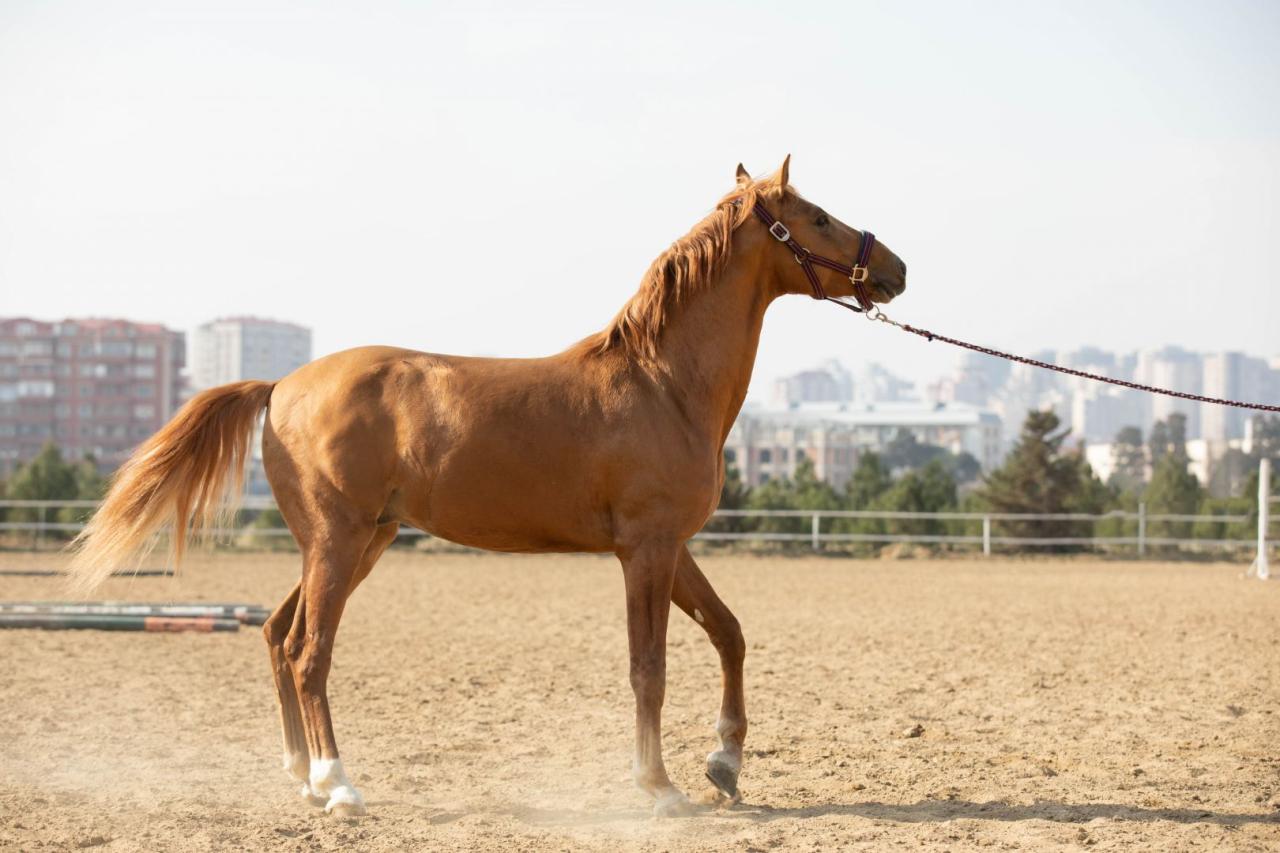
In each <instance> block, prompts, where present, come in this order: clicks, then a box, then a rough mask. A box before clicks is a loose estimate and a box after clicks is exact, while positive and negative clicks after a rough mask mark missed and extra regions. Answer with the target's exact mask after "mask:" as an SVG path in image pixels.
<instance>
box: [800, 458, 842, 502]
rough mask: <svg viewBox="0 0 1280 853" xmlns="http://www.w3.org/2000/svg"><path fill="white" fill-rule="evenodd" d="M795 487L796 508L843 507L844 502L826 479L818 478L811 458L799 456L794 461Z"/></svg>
mask: <svg viewBox="0 0 1280 853" xmlns="http://www.w3.org/2000/svg"><path fill="white" fill-rule="evenodd" d="M792 487H793V488H794V489H795V506H796V509H843V508H844V502H843V501H842V500H841V499H840V495H839V494H838V493H837V492H836V490H835V489H834V488H832V486H831V484H830V483H828V482H827V481H826V480H820V479H818V473H817V470H816V469H815V468H814V467H813V460H811V459H810V458H809V457H807V456H804V457H801V459H800V461H799V462H797V463H796V476H795V480H794V481H792Z"/></svg>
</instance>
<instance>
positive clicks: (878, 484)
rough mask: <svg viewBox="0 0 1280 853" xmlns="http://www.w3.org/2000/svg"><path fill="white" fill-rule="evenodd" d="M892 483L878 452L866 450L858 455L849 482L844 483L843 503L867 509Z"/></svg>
mask: <svg viewBox="0 0 1280 853" xmlns="http://www.w3.org/2000/svg"><path fill="white" fill-rule="evenodd" d="M892 485H893V478H892V477H890V476H889V471H888V469H887V468H886V467H885V466H884V464H883V462H882V461H881V459H880V455H879V454H878V453H873V452H871V451H867V452H866V453H863V454H862V455H861V456H859V457H858V464H857V466H856V467H854V469H853V475H852V476H851V477H849V482H847V483H845V486H844V494H845V504H846V505H847V506H848V508H849V509H869V508H870V507H871V505H872V504H873V503H875V501H876V500H877V499H878V498H879V497H880V496H881V495H882V494H884V493H885V492H887V491H889V487H890V486H892Z"/></svg>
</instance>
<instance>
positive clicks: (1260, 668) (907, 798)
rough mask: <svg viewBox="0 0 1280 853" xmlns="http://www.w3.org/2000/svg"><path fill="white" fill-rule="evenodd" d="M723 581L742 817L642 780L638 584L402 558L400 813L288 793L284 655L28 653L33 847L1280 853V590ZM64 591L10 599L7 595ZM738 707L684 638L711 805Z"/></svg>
mask: <svg viewBox="0 0 1280 853" xmlns="http://www.w3.org/2000/svg"><path fill="white" fill-rule="evenodd" d="M700 562H701V563H702V566H703V568H704V570H705V571H706V573H707V575H708V576H709V577H710V578H711V579H712V581H713V582H714V583H715V584H716V587H717V588H718V590H719V591H720V593H721V595H722V596H723V597H724V598H725V600H726V601H727V602H728V603H729V604H730V606H731V607H732V608H733V609H734V610H735V612H736V613H737V614H738V617H739V618H740V620H741V621H742V624H743V628H744V631H745V633H746V637H747V644H748V650H749V651H748V655H747V690H748V692H747V707H748V712H749V714H750V719H751V728H750V732H749V734H748V737H747V752H746V762H745V766H744V769H743V775H742V782H741V783H742V788H743V792H744V801H743V802H742V803H741V804H740V805H738V806H736V807H734V808H731V809H727V810H723V809H722V810H714V811H709V812H707V813H705V814H702V815H700V816H697V817H694V818H689V819H678V820H655V819H653V818H651V817H650V806H649V804H648V803H647V802H646V801H645V799H644V798H643V796H642V795H641V794H640V793H639V792H638V791H637V790H636V789H635V788H634V787H633V786H632V783H631V780H630V761H631V748H632V736H633V719H632V698H631V690H630V687H629V684H628V680H627V652H626V635H625V631H624V624H623V616H624V612H623V600H622V578H621V573H620V571H619V570H618V567H617V563H616V562H615V561H614V560H613V559H612V558H605V557H507V556H489V555H471V554H443V555H441V554H436V555H432V554H422V553H412V552H393V553H390V554H388V555H387V556H386V557H385V558H384V559H383V561H382V562H381V563H380V564H379V566H378V568H377V569H376V570H375V572H374V574H373V576H372V577H371V578H370V580H369V581H368V582H367V583H366V584H365V586H364V587H363V588H361V589H360V591H359V592H358V593H357V594H356V595H355V596H354V597H353V598H352V600H351V602H350V604H349V606H348V609H347V613H346V617H345V619H344V621H343V624H342V631H341V633H340V634H339V637H338V643H337V651H336V655H335V664H334V671H333V675H332V677H331V679H330V697H331V700H332V705H333V711H334V720H335V725H336V728H337V734H338V741H339V744H340V745H341V747H342V755H343V758H344V760H345V762H346V764H347V766H348V769H349V770H350V771H351V772H352V775H353V777H354V780H355V782H356V784H357V785H358V786H360V787H361V789H362V790H363V792H364V794H365V797H366V799H367V801H368V804H369V808H370V814H369V815H368V816H367V817H365V818H363V819H359V820H350V821H347V820H335V819H331V818H329V817H326V816H325V815H324V814H323V812H322V811H319V810H317V809H315V808H313V807H311V806H309V805H307V804H306V803H305V802H303V801H302V800H301V799H300V798H299V797H298V796H297V793H296V786H295V785H294V783H293V782H292V781H291V779H290V778H289V777H288V776H286V774H285V772H284V771H283V770H281V769H280V757H279V754H280V734H279V728H278V721H277V713H276V707H275V696H274V688H273V687H272V684H271V678H270V673H269V669H268V666H267V656H266V651H265V646H264V644H263V642H262V637H261V635H260V633H259V631H258V630H257V629H252V628H251V629H248V630H242V631H240V632H239V633H233V634H213V635H190V634H189V635H163V634H135V633H100V632H92V631H80V632H71V631H65V632H42V631H5V632H3V633H0V649H2V650H3V668H2V669H0V706H2V709H3V710H2V711H0V714H2V715H3V716H2V717H0V719H3V722H4V736H3V738H0V848H3V849H6V850H63V849H72V848H99V849H103V850H179V851H189V850H237V849H244V850H259V849H267V848H272V849H282V850H336V849H361V850H449V849H500V850H538V851H541V850H610V851H618V850H734V851H740V850H748V851H751V850H755V851H763V850H774V849H777V850H832V849H868V850H884V849H927V850H963V849H971V848H980V847H981V848H985V847H990V848H994V849H1056V848H1060V847H1065V848H1072V849H1075V848H1085V847H1092V848H1093V849H1095V850H1132V849H1139V848H1140V849H1159V850H1165V851H1169V850H1224V849H1230V850H1276V849H1278V848H1280V748H1278V747H1277V744H1278V743H1280V703H1278V702H1277V692H1276V691H1277V683H1278V677H1280V648H1277V645H1278V643H1280V583H1277V582H1272V583H1269V584H1264V583H1259V582H1256V581H1245V580H1242V579H1241V578H1240V573H1241V568H1242V567H1241V566H1239V565H1225V564H1219V565H1190V564H1133V563H1120V562H1117V563H1101V562H1096V561H1078V560H1050V559H1045V560H1035V561H1032V560H1027V561H1012V560H996V561H987V562H983V561H977V560H972V561H965V560H960V561H909V560H903V561H854V560H848V559H836V558H783V557H769V558H764V557H751V556H723V555H722V556H703V557H702V558H700ZM59 563H60V558H59V557H58V556H56V555H48V554H44V555H30V554H25V555H24V554H14V553H8V554H3V555H0V570H4V569H10V570H13V569H34V568H49V567H56V566H57V565H59ZM297 575H298V557H297V556H296V555H291V554H253V555H231V554H226V555H223V554H219V555H212V556H203V557H196V558H195V559H193V560H191V561H190V562H189V563H188V564H187V566H186V567H184V571H183V575H182V576H181V577H180V578H178V579H176V580H169V579H156V578H147V579H133V580H128V581H126V580H118V581H112V582H111V583H109V584H108V585H107V586H106V587H105V588H103V589H102V591H101V595H102V597H104V598H108V597H109V598H129V599H146V600H166V599H169V600H174V599H188V600H189V599H201V600H210V601H214V600H243V601H249V602H257V603H263V604H271V605H274V604H275V603H276V602H277V601H278V600H279V599H280V598H281V597H283V595H284V594H285V593H286V592H287V591H288V589H289V587H290V585H291V584H292V582H293V581H294V580H295V579H296V577H297ZM60 596H61V590H60V589H59V586H58V580H57V579H52V578H33V577H15V576H4V575H0V599H35V598H50V597H60ZM719 689H720V685H719V667H718V662H717V659H716V656H715V653H714V651H713V650H712V648H711V646H710V644H709V643H708V642H707V641H706V639H705V637H704V636H703V634H702V632H701V631H700V629H698V627H697V626H696V625H695V624H694V623H692V622H691V621H689V620H688V619H687V618H685V617H684V616H683V614H680V613H679V612H675V613H673V620H672V628H671V632H670V647H669V662H668V688H667V703H666V712H665V716H664V736H665V753H666V757H667V766H668V769H669V770H670V772H671V774H672V777H673V779H675V781H676V782H677V784H680V785H682V786H683V787H684V788H685V789H686V790H688V791H689V792H690V793H691V794H697V793H700V792H702V791H703V790H704V788H705V787H706V786H705V783H704V782H703V781H702V771H703V759H704V756H705V755H706V753H707V752H708V751H709V750H710V749H711V748H712V747H713V745H714V736H713V731H712V727H713V725H714V721H715V716H716V711H717V709H718V706H719ZM917 727H920V728H917ZM921 728H922V730H923V731H922V733H920V734H918V735H917V736H908V735H909V734H910V733H912V732H913V731H915V732H920V731H921Z"/></svg>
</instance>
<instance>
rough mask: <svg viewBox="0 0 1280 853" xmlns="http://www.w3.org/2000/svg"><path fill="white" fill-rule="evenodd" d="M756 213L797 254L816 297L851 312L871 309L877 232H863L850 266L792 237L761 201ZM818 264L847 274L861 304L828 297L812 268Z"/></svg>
mask: <svg viewBox="0 0 1280 853" xmlns="http://www.w3.org/2000/svg"><path fill="white" fill-rule="evenodd" d="M754 212H755V215H756V217H757V218H758V219H759V220H760V221H761V222H763V223H764V224H765V227H766V228H768V229H769V234H770V236H772V237H773V239H775V240H777V241H778V242H779V243H781V244H782V245H784V246H786V247H787V248H788V249H790V250H791V253H792V254H793V255H795V258H796V263H797V264H799V265H800V269H802V270H804V274H805V276H806V277H808V279H809V285H810V286H811V287H812V288H813V298H814V299H825V300H827V301H828V302H834V303H835V304H837V305H839V306H841V307H844V308H848V309H849V310H850V311H857V312H859V313H861V312H863V311H870V310H871V307H872V302H871V297H870V296H869V295H868V294H867V287H866V282H867V277H868V271H867V263H868V262H869V261H870V260H871V249H872V247H874V246H875V244H876V235H874V234H872V233H871V232H870V231H863V232H862V241H861V243H860V244H859V246H858V260H857V262H856V263H854V265H853V266H849V265H847V264H842V263H840V262H839V261H833V260H831V259H830V258H824V257H823V256H822V255H815V254H814V253H813V252H810V251H809V250H808V249H806V248H805V247H804V246H801V245H800V244H799V243H797V242H796V241H795V238H793V237H792V236H791V232H790V231H789V230H787V226H785V225H783V224H782V222H781V221H779V220H777V219H774V218H773V214H771V213H770V212H769V211H767V210H765V207H764V205H763V204H761V203H760V202H758V201H757V202H756V206H755V208H754ZM815 264H816V265H817V266H820V267H826V268H827V269H829V270H835V271H836V272H838V273H840V274H841V275H846V276H848V277H849V282H850V283H851V284H853V298H854V299H856V300H858V304H857V305H856V306H855V305H850V304H849V303H848V302H845V301H844V300H842V299H840V298H838V297H835V296H828V295H827V292H826V291H825V290H823V288H822V282H820V281H818V271H817V270H815V269H814V268H813V267H814V265H815Z"/></svg>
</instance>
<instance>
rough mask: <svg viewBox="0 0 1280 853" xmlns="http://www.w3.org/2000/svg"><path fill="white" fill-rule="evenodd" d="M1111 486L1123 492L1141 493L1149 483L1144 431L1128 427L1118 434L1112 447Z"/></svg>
mask: <svg viewBox="0 0 1280 853" xmlns="http://www.w3.org/2000/svg"><path fill="white" fill-rule="evenodd" d="M1111 461H1112V470H1111V478H1110V480H1109V483H1110V485H1111V486H1112V487H1113V488H1115V489H1116V490H1118V491H1121V492H1137V491H1141V490H1142V487H1143V486H1144V485H1145V484H1146V481H1147V451H1146V448H1144V447H1143V446H1142V430H1140V429H1138V428H1137V427H1136V426H1127V427H1125V428H1124V429H1122V430H1120V432H1118V433H1116V437H1115V441H1114V442H1113V443H1112V445H1111Z"/></svg>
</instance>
